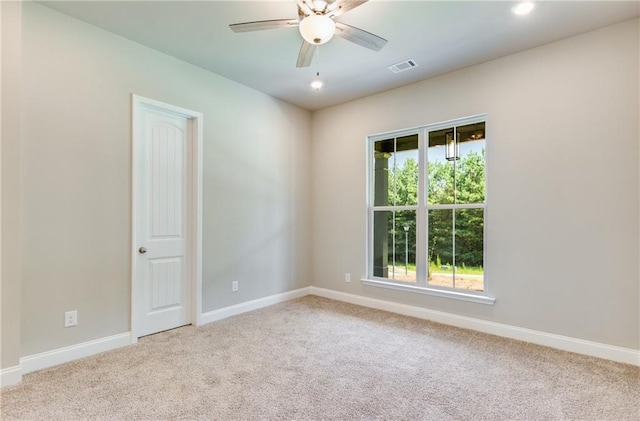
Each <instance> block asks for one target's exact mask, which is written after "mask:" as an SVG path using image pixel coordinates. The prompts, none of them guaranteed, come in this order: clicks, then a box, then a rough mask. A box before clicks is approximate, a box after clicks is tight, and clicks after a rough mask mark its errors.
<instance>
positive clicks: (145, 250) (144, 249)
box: [138, 247, 147, 254]
mask: <svg viewBox="0 0 640 421" xmlns="http://www.w3.org/2000/svg"><path fill="white" fill-rule="evenodd" d="M138 252H140V254H145V253H146V252H147V249H146V248H144V247H140V248H139V249H138Z"/></svg>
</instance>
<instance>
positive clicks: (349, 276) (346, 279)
mask: <svg viewBox="0 0 640 421" xmlns="http://www.w3.org/2000/svg"><path fill="white" fill-rule="evenodd" d="M344 281H345V282H351V274H350V273H345V274H344Z"/></svg>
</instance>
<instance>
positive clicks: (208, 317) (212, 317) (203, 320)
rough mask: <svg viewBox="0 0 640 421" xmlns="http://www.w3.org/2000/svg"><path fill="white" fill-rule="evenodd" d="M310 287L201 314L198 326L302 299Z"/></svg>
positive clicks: (309, 290)
mask: <svg viewBox="0 0 640 421" xmlns="http://www.w3.org/2000/svg"><path fill="white" fill-rule="evenodd" d="M311 288H312V287H305V288H300V289H295V290H293V291H287V292H283V293H281V294H275V295H270V296H268V297H263V298H258V299H257V300H252V301H247V302H244V303H240V304H236V305H232V306H229V307H223V308H220V309H217V310H212V311H208V312H206V313H202V315H201V316H200V324H201V325H203V324H207V323H211V322H215V321H217V320H222V319H226V318H227V317H231V316H235V315H238V314H242V313H246V312H247V311H252V310H258V309H260V308H263V307H268V306H272V305H274V304H278V303H283V302H285V301H289V300H293V299H296V298H301V297H304V296H305V295H309V294H311Z"/></svg>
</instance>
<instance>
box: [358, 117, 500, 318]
mask: <svg viewBox="0 0 640 421" xmlns="http://www.w3.org/2000/svg"><path fill="white" fill-rule="evenodd" d="M480 122H485V123H487V126H488V119H487V115H486V114H478V115H474V116H469V117H464V118H457V119H453V120H447V121H443V122H439V123H434V124H429V125H425V126H419V127H414V128H411V129H405V130H397V131H392V132H385V133H378V134H375V135H370V136H368V137H367V140H366V141H367V156H366V160H367V238H366V241H367V245H366V253H367V255H366V259H365V261H366V265H367V267H366V270H365V273H366V274H367V275H366V277H365V278H364V279H362V283H363V284H364V285H369V286H375V287H382V288H390V289H395V290H401V291H408V292H413V293H419V294H427V295H432V296H437V297H445V298H453V299H458V300H463V301H470V302H475V303H481V304H489V305H493V304H494V302H495V298H493V297H491V296H490V293H489V282H488V276H487V274H488V270H487V261H486V260H487V259H486V256H487V241H486V240H487V231H488V229H487V202H488V195H487V193H488V183H487V177H486V174H487V173H488V172H487V168H488V164H487V163H488V156H489V154H488V152H487V150H488V148H487V146H486V145H485V162H484V165H485V199H484V203H482V204H477V203H474V204H450V205H429V204H428V203H427V190H428V189H427V184H426V183H427V181H428V180H427V163H428V145H427V144H426V142H427V139H428V135H429V132H432V131H436V130H441V129H445V128H449V127H456V126H464V125H467V124H473V123H480ZM485 127H486V126H485ZM485 130H487V129H486V128H485ZM415 134H417V135H418V153H419V160H418V171H419V175H418V186H419V189H418V205H412V206H374V205H373V203H374V182H373V180H374V174H373V171H374V168H373V160H372V156H373V152H374V144H375V142H377V141H380V140H386V139H390V138H398V137H403V136H409V135H415ZM489 137H490V136H489V135H488V134H486V132H485V139H487V138H489ZM374 208H375V210H376V211H385V210H386V211H404V210H407V211H415V212H416V231H417V232H416V283H408V282H404V281H398V280H394V279H389V278H382V277H377V276H373V220H374V217H373V216H374ZM433 209H483V210H484V231H483V255H484V263H483V270H484V276H483V281H484V288H483V289H484V291H482V292H480V291H469V290H464V289H461V288H451V287H444V286H437V285H430V284H429V283H428V280H427V271H428V262H427V249H426V247H427V235H428V226H429V225H428V224H429V222H428V220H427V217H428V211H429V210H433Z"/></svg>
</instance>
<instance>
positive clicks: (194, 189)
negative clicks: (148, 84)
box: [130, 94, 203, 343]
mask: <svg viewBox="0 0 640 421" xmlns="http://www.w3.org/2000/svg"><path fill="white" fill-rule="evenodd" d="M143 108H150V109H156V110H159V111H163V112H168V113H171V114H175V115H177V116H180V117H184V118H186V119H187V120H188V124H189V126H190V130H189V132H190V135H189V138H188V141H189V142H191V148H188V150H189V149H190V151H191V156H189V157H188V158H189V159H188V161H189V162H190V163H191V166H190V168H188V169H187V173H188V175H187V176H188V177H190V181H191V188H190V189H188V191H187V202H188V203H189V208H190V209H189V213H188V215H187V218H188V221H189V223H188V227H187V230H188V234H189V241H188V242H187V250H188V252H189V260H190V262H189V267H190V274H191V280H190V282H191V303H190V304H191V308H190V314H189V319H190V320H189V321H190V323H191V324H193V325H195V326H199V325H200V324H201V315H202V182H203V168H202V119H203V115H202V113H200V112H196V111H192V110H189V109H186V108H182V107H178V106H175V105H171V104H167V103H164V102H161V101H157V100H155V99H150V98H145V97H143V96H140V95H136V94H132V95H131V109H132V113H131V139H132V142H131V148H132V150H131V153H132V165H131V170H132V171H131V174H132V177H131V253H130V256H131V343H136V342H138V337H139V332H140V314H141V308H142V307H141V306H142V305H143V302H142V300H143V299H144V297H143V294H142V287H143V285H142V282H141V281H140V280H137V269H138V267H137V260H138V259H137V257H138V253H137V249H138V239H137V238H136V236H137V217H138V215H137V207H138V203H137V202H138V199H137V193H138V191H137V183H138V180H139V177H140V173H139V172H140V168H139V166H138V158H139V157H138V153H137V149H138V148H137V145H138V142H140V141H141V139H140V129H141V127H140V124H141V123H142V122H141V121H140V118H141V110H142V109H143Z"/></svg>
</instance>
